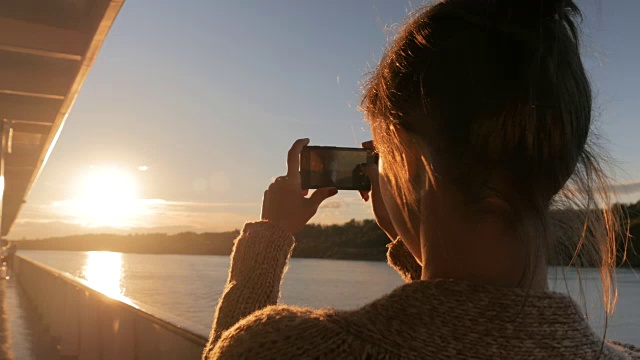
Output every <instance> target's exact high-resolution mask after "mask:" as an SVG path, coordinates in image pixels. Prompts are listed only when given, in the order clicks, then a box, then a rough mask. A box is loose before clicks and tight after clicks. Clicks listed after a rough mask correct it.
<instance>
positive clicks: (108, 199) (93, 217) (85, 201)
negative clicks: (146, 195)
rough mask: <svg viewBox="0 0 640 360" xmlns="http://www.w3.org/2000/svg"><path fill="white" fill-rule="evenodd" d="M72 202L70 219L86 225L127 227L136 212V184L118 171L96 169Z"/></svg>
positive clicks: (82, 182)
mask: <svg viewBox="0 0 640 360" xmlns="http://www.w3.org/2000/svg"><path fill="white" fill-rule="evenodd" d="M77 191H78V193H77V195H76V199H75V200H74V201H73V204H72V205H73V208H74V209H73V213H74V214H73V216H75V217H76V218H77V220H78V221H79V222H80V223H82V224H83V225H85V226H91V227H98V226H108V227H126V226H130V225H132V222H133V221H134V218H135V217H136V216H137V215H138V212H139V198H138V192H137V186H136V181H135V180H134V178H133V177H132V176H131V175H129V174H127V173H126V172H123V171H120V170H117V169H99V170H94V171H93V172H92V173H90V174H88V175H87V176H86V177H84V178H83V179H82V180H81V182H80V184H79V186H78V190H77Z"/></svg>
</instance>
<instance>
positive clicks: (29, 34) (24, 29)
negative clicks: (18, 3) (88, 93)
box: [0, 17, 88, 58]
mask: <svg viewBox="0 0 640 360" xmlns="http://www.w3.org/2000/svg"><path fill="white" fill-rule="evenodd" d="M87 42H88V38H87V35H86V34H84V33H81V32H79V31H75V30H67V29H61V28H57V27H53V26H47V25H42V24H36V23H31V22H27V21H22V20H15V19H9V18H3V17H0V45H2V46H5V47H9V48H13V49H16V48H21V49H29V51H37V52H43V53H52V54H63V56H75V57H77V56H80V58H82V55H83V54H84V50H85V49H86V46H87Z"/></svg>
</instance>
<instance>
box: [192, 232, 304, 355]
mask: <svg viewBox="0 0 640 360" xmlns="http://www.w3.org/2000/svg"><path fill="white" fill-rule="evenodd" d="M293 246H294V239H293V236H292V235H291V233H289V232H288V231H286V230H285V229H283V228H282V227H280V226H278V225H276V224H273V223H270V222H268V221H260V222H254V223H247V224H245V226H244V229H243V230H242V233H241V234H240V236H239V237H238V238H237V239H236V240H235V245H234V247H233V252H232V254H231V269H230V270H229V278H228V280H227V285H226V286H225V289H224V293H223V294H222V297H221V298H220V301H219V302H218V308H217V310H216V315H215V318H214V320H213V329H212V330H211V335H210V336H209V342H208V344H207V347H206V348H205V352H204V355H203V358H208V356H209V353H210V352H211V351H212V350H213V349H214V348H215V346H216V343H217V342H218V340H220V337H221V336H222V333H223V332H224V331H226V330H227V329H229V328H231V327H232V326H233V325H235V324H236V323H237V322H238V321H240V320H241V319H243V318H245V317H247V316H248V315H250V314H251V313H253V312H255V311H257V310H260V309H263V308H265V307H267V306H269V305H275V304H276V303H277V302H278V297H279V295H280V282H281V281H282V276H283V275H284V272H285V266H286V264H287V259H288V258H289V256H290V255H291V251H292V250H293Z"/></svg>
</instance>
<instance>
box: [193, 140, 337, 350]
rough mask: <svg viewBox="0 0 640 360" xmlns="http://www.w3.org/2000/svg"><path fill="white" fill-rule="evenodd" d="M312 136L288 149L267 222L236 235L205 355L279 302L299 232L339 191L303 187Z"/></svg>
mask: <svg viewBox="0 0 640 360" xmlns="http://www.w3.org/2000/svg"><path fill="white" fill-rule="evenodd" d="M307 144H309V139H300V140H297V141H296V142H295V143H294V144H293V146H291V149H290V150H289V153H288V154H287V175H285V176H280V177H278V178H276V179H275V181H274V182H273V183H272V184H271V185H269V188H268V189H267V191H265V192H264V197H263V198H262V213H261V214H260V218H261V219H262V221H260V222H256V223H248V224H246V225H245V226H244V229H243V230H242V233H241V234H240V236H239V237H238V238H237V239H236V241H235V244H234V248H233V252H232V254H231V269H230V270H229V278H228V280H227V285H226V286H225V289H224V293H223V294H222V297H221V298H220V301H219V303H218V308H217V310H216V315H215V318H214V321H213V329H212V330H211V335H210V336H209V342H208V343H207V346H206V348H205V351H204V354H203V358H208V357H209V355H210V353H211V352H212V351H213V349H214V348H215V347H216V344H217V343H218V341H219V340H220V337H221V336H222V333H223V332H225V331H226V330H227V329H229V328H231V327H232V326H233V325H235V324H236V323H237V322H238V321H240V320H241V319H242V318H245V317H247V316H248V315H250V314H252V313H254V312H255V311H257V310H260V309H263V308H265V307H267V306H269V305H275V304H276V303H277V302H278V297H279V295H280V282H281V281H282V276H283V275H284V270H285V266H286V265H287V260H288V259H289V256H290V255H291V250H292V249H293V244H294V239H293V235H292V234H294V233H295V232H297V231H299V230H300V229H302V228H303V227H304V225H305V224H306V223H307V222H308V221H309V220H310V219H311V218H312V217H313V215H315V213H316V211H318V207H319V206H320V204H321V203H322V202H323V201H324V200H325V199H327V198H329V197H331V196H333V195H335V194H337V193H338V190H337V189H334V188H322V189H318V190H316V191H314V192H313V194H311V196H309V197H306V196H305V195H306V194H307V193H308V190H307V191H304V190H303V189H302V187H301V181H300V171H299V169H300V153H301V152H302V149H303V148H304V147H305V146H306V145H307Z"/></svg>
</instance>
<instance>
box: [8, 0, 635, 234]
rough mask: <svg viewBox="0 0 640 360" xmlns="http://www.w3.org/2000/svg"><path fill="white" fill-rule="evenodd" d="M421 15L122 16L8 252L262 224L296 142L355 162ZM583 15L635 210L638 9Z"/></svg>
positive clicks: (196, 9)
mask: <svg viewBox="0 0 640 360" xmlns="http://www.w3.org/2000/svg"><path fill="white" fill-rule="evenodd" d="M418 4H420V2H415V1H414V2H413V3H411V2H409V1H403V0H397V1H389V0H360V1H344V0H330V1H329V0H328V1H293V0H289V1H284V0H272V1H269V2H266V1H261V0H246V1H234V0H226V1H211V0H184V1H169V0H127V1H126V2H125V4H124V6H123V8H122V10H121V11H120V14H119V15H118V17H117V19H116V21H115V23H114V25H113V27H112V28H111V31H110V32H109V35H108V36H107V39H106V41H105V42H104V44H103V47H102V49H101V51H100V54H99V56H98V59H97V60H96V62H95V64H94V66H93V68H92V69H91V71H90V73H89V76H88V77H87V79H86V82H85V83H84V85H83V87H82V90H81V92H80V95H79V96H78V98H77V100H76V103H75V105H74V107H73V109H72V111H71V113H70V115H69V116H68V118H67V121H66V124H65V126H64V129H63V131H62V133H61V135H60V137H59V139H58V142H57V145H56V147H55V149H54V150H53V152H52V154H51V156H50V158H49V161H48V163H47V165H46V167H45V168H44V170H43V172H42V173H41V176H40V177H39V179H38V182H37V183H36V184H35V186H34V188H33V190H32V192H31V194H30V196H29V198H28V201H27V203H26V204H25V205H24V207H23V209H22V211H21V213H20V215H19V217H18V219H17V221H16V223H15V224H14V225H13V228H12V230H11V233H10V234H9V238H14V239H15V238H23V237H26V238H37V237H48V236H61V235H70V234H84V233H96V232H114V233H130V232H169V233H175V232H180V231H197V232H201V231H225V230H233V229H238V228H241V227H242V224H243V223H244V222H245V221H253V220H258V219H259V214H260V203H261V197H262V193H263V191H264V190H265V189H266V187H267V186H268V185H269V183H270V182H271V181H272V179H273V178H274V177H276V176H279V175H282V174H284V173H285V170H286V169H285V158H286V152H287V150H288V148H289V147H290V145H291V143H292V142H293V141H294V140H295V139H297V138H304V137H308V138H310V139H311V143H312V144H315V145H331V146H350V147H354V146H358V147H359V146H360V143H361V142H362V141H366V140H369V139H370V138H371V135H370V131H369V128H368V126H367V125H366V123H365V122H364V120H363V116H362V114H361V113H360V112H359V111H358V110H357V106H358V103H359V99H360V94H361V92H360V86H361V84H362V82H363V81H364V79H366V74H367V72H368V71H370V70H371V69H372V68H373V67H374V66H375V64H376V63H377V61H378V60H379V59H380V56H381V54H382V50H383V47H384V45H385V44H386V43H387V39H388V37H389V36H390V35H392V34H393V28H394V24H397V23H399V22H400V21H402V19H403V18H404V17H405V16H406V14H407V12H408V11H410V10H411V9H412V8H414V7H415V6H416V5H418ZM578 4H579V5H580V6H581V7H582V9H583V11H584V13H585V22H584V24H583V27H582V30H583V49H582V51H583V59H584V61H585V65H586V67H587V70H588V72H589V75H590V77H591V80H592V84H593V88H594V93H595V105H596V106H595V109H596V113H597V118H598V130H599V133H600V134H601V135H603V137H604V138H605V139H607V141H606V142H605V143H604V145H605V147H606V148H607V149H608V150H609V152H610V153H611V155H612V158H613V159H615V161H614V162H611V163H610V164H609V165H611V174H612V175H613V177H614V179H615V182H616V183H617V184H619V186H618V187H617V188H618V189H619V190H620V200H621V201H625V202H632V201H633V202H635V201H637V200H638V199H640V157H639V156H638V154H640V139H639V134H640V122H638V121H637V120H636V117H637V114H639V113H640V91H639V90H638V84H640V70H639V69H638V64H640V47H638V46H637V41H638V39H637V37H638V34H640V22H638V21H637V19H636V15H637V14H638V13H640V1H636V0H616V1H608V2H605V1H597V0H584V1H578ZM89 203H90V204H89ZM87 204H89V205H87ZM96 204H97V205H99V207H100V208H96ZM118 204H120V205H118ZM123 204H124V205H123ZM102 205H104V206H102ZM352 218H355V219H363V218H372V214H371V211H370V209H369V205H368V204H365V203H363V202H362V200H361V199H360V198H359V196H358V195H357V193H355V192H351V191H344V192H342V193H340V194H338V195H337V196H336V197H334V198H332V199H331V200H329V201H328V202H326V203H325V205H323V207H322V208H321V209H320V210H319V212H318V214H317V215H316V217H315V218H314V219H313V220H312V221H313V222H317V223H336V222H338V223H340V222H345V221H348V220H349V219H352Z"/></svg>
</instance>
